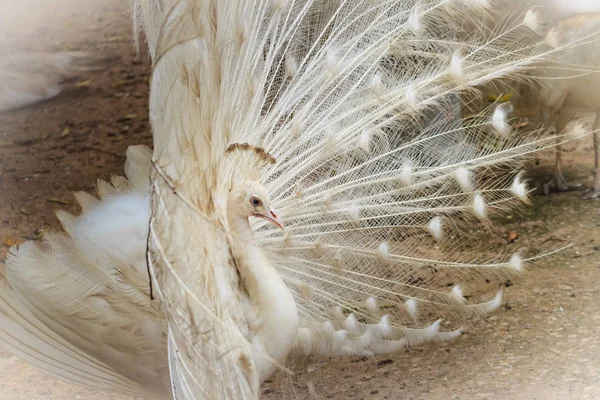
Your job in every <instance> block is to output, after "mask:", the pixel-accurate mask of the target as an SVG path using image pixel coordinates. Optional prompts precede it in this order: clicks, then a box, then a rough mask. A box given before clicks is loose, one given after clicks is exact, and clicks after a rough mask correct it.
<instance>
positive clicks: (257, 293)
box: [229, 217, 298, 382]
mask: <svg viewBox="0 0 600 400" xmlns="http://www.w3.org/2000/svg"><path fill="white" fill-rule="evenodd" d="M229 227H230V229H231V233H232V236H233V240H232V255H233V257H234V258H235V261H236V265H237V268H238V271H239V274H240V278H241V285H242V286H243V287H244V288H245V290H246V292H247V294H248V298H247V303H248V304H247V306H248V307H249V308H250V309H249V310H248V312H247V313H246V315H247V318H248V321H247V322H248V330H249V336H250V337H248V340H249V341H250V342H251V343H252V345H253V352H254V361H255V365H256V368H257V371H258V374H259V378H260V382H262V381H264V380H265V379H266V378H268V377H269V376H270V375H271V374H272V373H273V372H274V371H275V370H276V369H277V365H276V364H275V363H273V361H271V360H269V358H270V359H272V360H274V361H276V362H277V363H278V364H284V363H285V360H286V358H287V355H288V354H289V352H290V351H291V349H292V346H293V344H294V341H295V339H296V334H297V331H298V311H297V309H296V303H295V302H294V298H293V296H292V294H291V293H290V291H289V289H288V288H287V286H286V285H285V283H284V282H283V280H282V279H281V277H280V276H279V274H278V273H277V271H276V270H275V269H274V268H273V266H272V265H271V263H270V262H269V260H268V259H267V258H266V257H265V255H264V254H263V252H262V251H261V250H260V248H259V247H257V246H256V245H255V244H254V238H253V234H252V230H251V228H250V223H249V222H248V218H245V217H235V218H231V219H230V220H229ZM265 355H267V356H268V357H265Z"/></svg>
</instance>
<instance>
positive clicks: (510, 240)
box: [508, 231, 519, 243]
mask: <svg viewBox="0 0 600 400" xmlns="http://www.w3.org/2000/svg"><path fill="white" fill-rule="evenodd" d="M518 237H519V234H518V233H517V232H515V231H510V232H508V243H513V242H514V241H515V240H517V238H518Z"/></svg>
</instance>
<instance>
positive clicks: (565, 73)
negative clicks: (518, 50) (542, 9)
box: [534, 5, 600, 198]
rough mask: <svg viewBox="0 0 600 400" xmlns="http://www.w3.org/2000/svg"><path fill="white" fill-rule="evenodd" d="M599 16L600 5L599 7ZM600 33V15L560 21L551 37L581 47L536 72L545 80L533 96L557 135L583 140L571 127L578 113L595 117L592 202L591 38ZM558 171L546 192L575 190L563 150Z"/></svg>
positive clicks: (598, 73)
mask: <svg viewBox="0 0 600 400" xmlns="http://www.w3.org/2000/svg"><path fill="white" fill-rule="evenodd" d="M596 8H597V10H596V12H600V5H597V6H596ZM599 30H600V14H590V15H580V16H576V17H571V18H568V19H565V20H562V21H560V22H559V23H558V24H556V26H555V27H553V28H552V30H551V32H552V37H554V38H556V40H558V41H559V42H565V41H569V42H572V41H578V40H582V39H583V44H582V45H581V46H577V47H573V48H570V49H566V50H565V51H564V52H563V53H562V56H561V60H560V63H552V64H549V65H547V66H546V68H541V69H540V70H539V71H535V75H536V76H539V77H540V78H543V80H542V83H543V87H542V92H541V93H537V95H538V96H537V97H535V96H534V101H538V99H539V100H541V101H539V105H540V107H541V110H542V116H543V122H544V124H546V125H547V126H554V127H555V129H556V131H557V132H563V133H567V134H571V135H572V136H574V137H577V136H580V133H579V131H580V130H581V126H580V125H579V124H572V125H569V122H570V121H571V119H572V118H573V117H576V116H577V114H578V113H582V112H592V113H595V114H596V119H595V122H594V125H593V131H594V147H595V151H596V162H595V167H596V168H595V172H594V181H593V183H592V185H591V188H590V191H589V193H588V194H587V196H588V197H590V198H596V197H598V196H600V93H598V91H597V90H596V87H597V85H598V82H600V51H599V50H600V45H599V42H598V41H597V40H589V38H590V35H594V34H596V33H597V32H598V31H599ZM556 152H557V153H556V154H557V156H556V167H555V170H554V176H553V178H552V180H551V181H550V182H549V183H547V184H546V185H545V191H546V192H548V191H549V190H550V189H557V190H560V191H564V190H568V189H570V188H572V185H570V184H569V183H568V182H567V181H566V180H565V178H564V176H563V174H562V165H561V163H562V157H561V148H560V146H558V147H557V149H556Z"/></svg>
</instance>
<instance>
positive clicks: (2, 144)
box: [0, 142, 17, 148]
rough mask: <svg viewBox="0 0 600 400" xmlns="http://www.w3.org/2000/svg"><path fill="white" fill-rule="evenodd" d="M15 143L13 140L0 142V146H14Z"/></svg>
mask: <svg viewBox="0 0 600 400" xmlns="http://www.w3.org/2000/svg"><path fill="white" fill-rule="evenodd" d="M16 145H17V144H16V143H15V142H0V148H2V147H15V146H16Z"/></svg>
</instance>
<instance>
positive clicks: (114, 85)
mask: <svg viewBox="0 0 600 400" xmlns="http://www.w3.org/2000/svg"><path fill="white" fill-rule="evenodd" d="M125 85H127V82H126V81H121V80H119V81H114V82H113V83H112V84H111V85H110V87H111V88H113V89H118V88H120V87H123V86H125Z"/></svg>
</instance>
